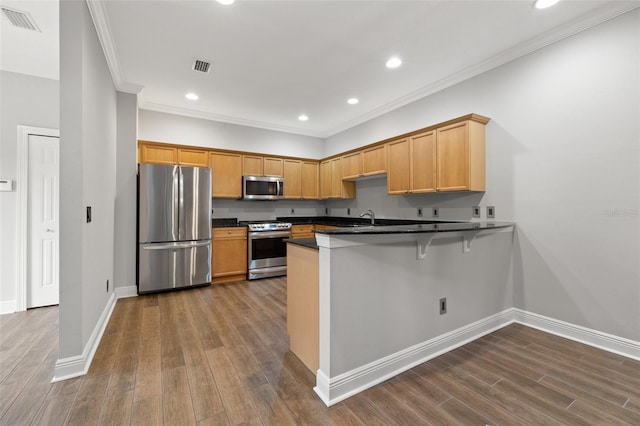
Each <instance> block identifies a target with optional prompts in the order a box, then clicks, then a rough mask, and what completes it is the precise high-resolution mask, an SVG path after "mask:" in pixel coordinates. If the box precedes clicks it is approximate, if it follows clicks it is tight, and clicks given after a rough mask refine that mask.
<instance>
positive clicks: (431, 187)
mask: <svg viewBox="0 0 640 426" xmlns="http://www.w3.org/2000/svg"><path fill="white" fill-rule="evenodd" d="M409 144H410V147H411V186H410V188H409V190H410V192H411V193H412V194H418V193H421V192H435V190H436V132H435V130H430V131H428V132H425V133H421V134H419V135H415V136H411V137H410V138H409Z"/></svg>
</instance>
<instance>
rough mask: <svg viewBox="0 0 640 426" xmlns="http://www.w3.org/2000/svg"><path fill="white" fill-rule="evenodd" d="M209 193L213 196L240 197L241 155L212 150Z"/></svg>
mask: <svg viewBox="0 0 640 426" xmlns="http://www.w3.org/2000/svg"><path fill="white" fill-rule="evenodd" d="M209 160H210V162H209V166H210V167H211V170H212V173H211V179H212V185H211V188H212V189H211V195H213V196H214V197H226V198H240V197H241V196H242V156H241V155H240V154H231V153H226V152H212V153H211V154H210V157H209Z"/></svg>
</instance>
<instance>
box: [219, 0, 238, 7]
mask: <svg viewBox="0 0 640 426" xmlns="http://www.w3.org/2000/svg"><path fill="white" fill-rule="evenodd" d="M216 1H217V2H218V3H220V4H224V5H225V6H227V5H230V4H233V2H234V1H236V0H216Z"/></svg>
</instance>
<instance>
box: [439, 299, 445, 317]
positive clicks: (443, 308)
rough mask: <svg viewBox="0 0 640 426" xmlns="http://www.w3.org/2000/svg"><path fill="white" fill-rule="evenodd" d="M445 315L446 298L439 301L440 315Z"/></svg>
mask: <svg viewBox="0 0 640 426" xmlns="http://www.w3.org/2000/svg"><path fill="white" fill-rule="evenodd" d="M446 313H447V298H446V297H443V298H442V299H440V315H444V314H446Z"/></svg>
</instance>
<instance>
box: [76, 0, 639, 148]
mask: <svg viewBox="0 0 640 426" xmlns="http://www.w3.org/2000/svg"><path fill="white" fill-rule="evenodd" d="M86 2H87V5H88V7H89V12H90V14H91V18H92V19H93V23H94V25H95V27H96V31H97V33H98V38H99V39H100V44H101V45H102V50H103V51H104V54H105V58H106V60H107V64H108V66H109V70H110V72H111V77H112V79H113V82H114V84H115V86H116V89H117V90H118V91H120V92H126V93H132V94H139V93H140V92H141V91H142V89H143V86H140V85H137V84H133V83H129V82H126V81H124V79H123V77H122V72H121V68H120V64H119V61H118V56H117V54H116V49H115V44H114V43H113V39H112V37H111V31H110V26H109V21H108V19H107V15H106V11H105V6H104V0H86ZM638 7H640V1H638V0H631V1H625V2H612V3H610V4H607V5H604V6H602V7H600V8H598V9H595V10H593V11H592V12H590V13H587V14H585V15H583V16H581V17H579V18H576V19H574V20H573V21H571V22H569V23H568V24H564V25H561V26H558V27H556V28H554V29H552V30H550V31H548V32H546V33H545V34H542V35H540V36H537V37H533V38H531V39H529V40H527V41H524V42H522V43H520V44H518V45H516V46H514V47H512V48H510V49H508V50H505V51H503V52H502V53H500V54H498V55H495V56H492V57H490V58H488V59H486V60H484V61H481V62H479V63H477V64H475V65H473V66H471V67H468V68H465V69H463V70H461V71H459V72H456V73H453V74H451V75H449V76H447V77H444V78H442V79H440V80H438V81H436V82H434V83H432V84H429V85H427V86H424V87H421V88H420V89H418V90H415V91H413V92H411V93H408V94H407V95H404V96H401V97H399V98H397V99H395V100H393V101H391V102H389V103H387V104H385V105H382V106H380V107H378V108H376V109H373V110H371V111H369V112H368V113H365V114H362V115H360V116H358V117H356V118H354V119H352V120H349V121H346V122H344V123H343V124H341V125H339V126H336V127H334V128H332V129H327V130H326V131H310V130H307V129H301V128H297V127H290V126H282V125H279V124H274V123H266V122H261V121H255V120H249V119H244V118H239V117H232V116H226V115H222V114H216V113H210V112H205V111H198V110H192V109H188V108H180V107H175V106H170V105H164V104H159V103H154V102H145V101H144V100H142V99H141V100H140V109H147V110H151V111H157V112H164V113H168V114H176V115H182V116H187V117H193V118H201V119H205V120H213V121H219V122H224V123H230V124H237V125H240V126H249V127H257V128H261V129H266V130H274V131H278V132H286V133H294V134H299V135H304V136H312V137H317V138H322V139H326V138H329V137H331V136H333V135H336V134H338V133H340V132H343V131H345V130H348V129H350V128H352V127H355V126H357V125H360V124H362V123H365V122H367V121H369V120H372V119H374V118H376V117H379V116H381V115H383V114H386V113H388V112H391V111H393V110H396V109H398V108H400V107H403V106H405V105H408V104H410V103H412V102H415V101H417V100H419V99H422V98H425V97H427V96H429V95H432V94H434V93H437V92H439V91H441V90H444V89H446V88H448V87H451V86H453V85H455V84H458V83H460V82H462V81H465V80H468V79H470V78H472V77H475V76H477V75H479V74H482V73H484V72H487V71H489V70H491V69H494V68H497V67H499V66H501V65H504V64H506V63H508V62H511V61H513V60H516V59H518V58H520V57H522V56H525V55H527V54H529V53H531V52H534V51H536V50H539V49H542V48H544V47H546V46H549V45H551V44H553V43H556V42H558V41H561V40H564V39H565V38H568V37H571V36H573V35H575V34H577V33H579V32H582V31H584V30H586V29H589V28H591V27H593V26H595V25H598V24H601V23H603V22H605V21H608V20H610V19H613V18H615V17H617V16H620V15H622V14H624V13H627V12H630V11H632V10H634V9H637V8H638Z"/></svg>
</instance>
